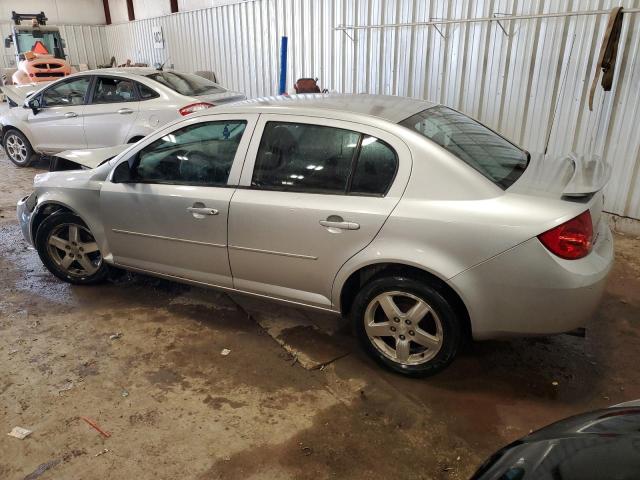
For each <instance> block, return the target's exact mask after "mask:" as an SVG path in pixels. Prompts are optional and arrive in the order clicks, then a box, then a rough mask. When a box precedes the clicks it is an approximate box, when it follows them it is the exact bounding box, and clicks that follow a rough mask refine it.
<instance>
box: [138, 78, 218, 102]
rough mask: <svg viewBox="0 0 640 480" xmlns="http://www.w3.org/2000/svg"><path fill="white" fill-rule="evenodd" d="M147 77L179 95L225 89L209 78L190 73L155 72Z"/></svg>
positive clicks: (203, 93)
mask: <svg viewBox="0 0 640 480" xmlns="http://www.w3.org/2000/svg"><path fill="white" fill-rule="evenodd" d="M147 77H148V78H151V79H153V80H155V81H156V82H158V83H161V84H162V85H164V86H165V87H169V88H170V89H171V90H175V91H176V92H178V93H180V94H181V95H187V96H190V97H196V96H199V95H213V94H215V93H224V92H226V90H225V89H224V88H222V87H221V86H220V85H218V84H216V83H213V82H212V81H211V80H207V79H206V78H202V77H200V76H198V75H193V74H191V73H176V72H157V73H152V74H151V75H147Z"/></svg>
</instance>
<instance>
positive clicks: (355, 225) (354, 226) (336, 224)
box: [320, 220, 360, 230]
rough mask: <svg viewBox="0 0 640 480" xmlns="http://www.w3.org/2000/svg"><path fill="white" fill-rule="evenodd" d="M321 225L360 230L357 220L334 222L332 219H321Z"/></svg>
mask: <svg viewBox="0 0 640 480" xmlns="http://www.w3.org/2000/svg"><path fill="white" fill-rule="evenodd" d="M320 225H322V226H323V227H328V228H339V229H340V230H358V229H359V228H360V225H359V224H358V223H355V222H333V221H331V220H320Z"/></svg>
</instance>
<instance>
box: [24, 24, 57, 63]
mask: <svg viewBox="0 0 640 480" xmlns="http://www.w3.org/2000/svg"><path fill="white" fill-rule="evenodd" d="M16 37H17V39H18V45H17V47H18V53H24V52H30V51H31V52H35V53H42V54H47V53H48V54H51V55H53V56H54V57H56V58H61V59H63V58H64V52H63V50H62V39H61V38H60V32H42V31H38V30H33V31H30V32H23V31H18V32H16Z"/></svg>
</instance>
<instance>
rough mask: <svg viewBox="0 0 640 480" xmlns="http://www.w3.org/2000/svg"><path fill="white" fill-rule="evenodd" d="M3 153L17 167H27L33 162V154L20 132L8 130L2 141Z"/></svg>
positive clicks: (28, 143)
mask: <svg viewBox="0 0 640 480" xmlns="http://www.w3.org/2000/svg"><path fill="white" fill-rule="evenodd" d="M2 145H3V146H4V151H5V152H6V153H7V157H9V160H11V161H12V162H13V164H14V165H16V166H18V167H28V166H29V164H30V163H31V162H32V161H33V157H34V152H33V147H32V146H31V143H30V142H29V140H28V139H27V137H26V136H25V135H24V134H23V133H22V132H20V131H18V130H16V129H14V128H12V129H9V130H8V131H7V132H6V133H5V134H4V138H3V139H2Z"/></svg>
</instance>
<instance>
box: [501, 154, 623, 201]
mask: <svg viewBox="0 0 640 480" xmlns="http://www.w3.org/2000/svg"><path fill="white" fill-rule="evenodd" d="M610 177H611V165H609V164H608V163H606V162H604V161H603V160H602V158H600V157H599V156H596V155H589V156H585V155H578V154H576V153H570V154H569V155H566V156H564V157H557V158H550V157H545V156H544V155H542V154H536V155H535V156H533V158H532V159H531V161H530V162H529V166H528V167H527V169H526V170H525V172H524V173H523V174H522V176H521V177H520V178H519V179H518V180H517V181H516V182H515V183H514V184H513V186H511V187H510V188H509V191H510V192H513V193H521V194H525V195H538V196H544V197H551V198H567V199H569V198H579V197H587V196H589V195H592V194H594V193H596V192H599V191H600V190H602V189H603V188H604V186H605V185H606V184H607V182H608V181H609V178H610Z"/></svg>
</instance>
